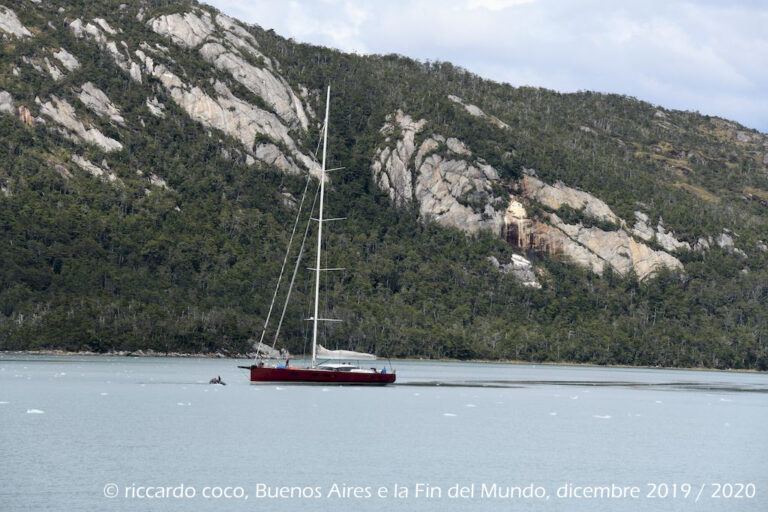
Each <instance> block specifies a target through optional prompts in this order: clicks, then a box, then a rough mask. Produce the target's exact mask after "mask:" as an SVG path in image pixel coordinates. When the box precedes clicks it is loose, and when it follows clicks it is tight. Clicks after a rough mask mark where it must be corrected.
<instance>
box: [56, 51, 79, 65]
mask: <svg viewBox="0 0 768 512" xmlns="http://www.w3.org/2000/svg"><path fill="white" fill-rule="evenodd" d="M53 56H54V57H56V59H58V61H59V62H61V65H62V66H64V67H65V68H66V70H67V71H75V70H76V69H78V68H79V67H80V62H78V60H77V59H76V58H75V56H74V55H72V54H71V53H69V52H68V51H67V50H65V49H64V48H61V49H59V51H57V52H53Z"/></svg>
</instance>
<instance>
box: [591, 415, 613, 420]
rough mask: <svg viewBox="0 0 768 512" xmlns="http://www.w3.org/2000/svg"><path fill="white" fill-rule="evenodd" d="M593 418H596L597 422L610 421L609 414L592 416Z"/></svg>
mask: <svg viewBox="0 0 768 512" xmlns="http://www.w3.org/2000/svg"><path fill="white" fill-rule="evenodd" d="M592 417H593V418H597V419H599V420H609V419H611V416H610V415H609V414H605V415H601V414H593V415H592Z"/></svg>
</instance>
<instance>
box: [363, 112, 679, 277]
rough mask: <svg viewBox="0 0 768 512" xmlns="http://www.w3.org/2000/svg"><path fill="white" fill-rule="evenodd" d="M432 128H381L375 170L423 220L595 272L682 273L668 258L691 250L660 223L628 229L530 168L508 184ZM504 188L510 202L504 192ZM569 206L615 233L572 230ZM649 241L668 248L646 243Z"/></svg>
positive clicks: (640, 218) (396, 122) (396, 121)
mask: <svg viewBox="0 0 768 512" xmlns="http://www.w3.org/2000/svg"><path fill="white" fill-rule="evenodd" d="M450 99H451V100H452V101H453V102H454V103H457V104H459V105H461V106H462V107H463V108H465V109H466V110H467V111H468V112H469V113H470V114H471V115H473V116H478V117H483V118H485V119H486V120H488V121H489V122H491V123H493V124H495V125H496V126H497V127H499V128H504V129H507V128H508V127H507V126H506V125H504V126H501V125H499V123H497V122H496V121H495V120H494V119H495V118H493V116H488V115H487V114H485V113H484V112H482V110H480V109H478V108H477V107H475V108H472V107H474V106H473V105H467V104H465V103H464V102H463V101H462V100H461V99H460V98H458V97H451V98H450ZM428 125H429V123H428V121H427V120H426V119H420V120H418V121H414V120H413V119H412V118H411V117H410V116H409V115H407V114H405V113H404V112H402V111H401V110H398V111H397V112H395V113H393V114H391V115H389V116H388V117H387V121H386V123H385V124H384V126H382V128H381V130H380V131H381V134H382V136H383V137H384V141H383V144H382V146H381V147H379V148H378V149H377V151H376V154H375V158H374V162H373V164H372V166H371V170H372V172H373V176H374V180H375V181H376V183H377V184H378V185H379V186H380V187H381V188H382V190H384V191H385V192H387V194H388V195H389V196H390V198H391V199H392V201H393V202H394V203H395V204H397V205H399V206H404V205H407V204H416V205H417V206H418V210H419V213H420V216H421V218H422V220H424V221H435V222H438V223H440V224H443V225H445V226H451V227H455V228H458V229H460V230H462V231H465V232H467V233H476V232H478V231H480V230H488V231H491V232H492V233H495V234H496V235H498V236H500V237H503V238H504V239H505V240H507V241H508V242H509V243H510V244H511V245H513V246H515V247H517V248H519V249H521V250H529V249H530V250H534V251H538V252H541V253H544V254H549V255H558V256H562V257H565V258H566V259H568V260H569V261H571V262H573V263H575V264H577V265H580V266H583V267H585V268H588V269H590V270H592V271H594V272H596V273H601V272H603V270H604V269H605V268H606V267H610V268H611V269H613V270H614V271H616V272H618V273H619V274H621V275H627V274H629V273H634V274H636V275H637V276H638V277H639V278H640V279H647V278H650V277H652V276H653V275H654V274H656V273H657V272H658V271H659V270H660V269H662V268H670V269H674V270H682V269H683V265H682V263H681V262H680V260H678V259H677V258H676V257H675V256H673V255H672V254H671V252H674V251H676V250H679V249H687V250H689V249H690V245H689V244H688V243H687V242H681V241H679V240H677V239H676V238H675V237H674V234H673V233H667V232H666V231H665V229H664V227H663V224H662V223H661V222H659V224H658V226H657V230H656V231H653V230H651V228H650V227H649V226H648V224H647V223H648V218H647V216H646V215H645V214H643V213H642V212H638V215H637V217H636V223H635V227H634V228H632V229H630V228H629V227H628V226H627V223H626V222H625V221H624V219H621V218H619V216H618V215H616V214H615V213H614V212H613V211H612V210H611V208H610V207H609V206H608V205H607V204H606V203H605V202H604V201H602V200H601V199H599V198H597V197H595V196H593V195H592V194H589V193H588V192H585V191H583V190H577V189H574V188H571V187H568V186H566V185H565V184H563V183H554V184H548V183H545V182H544V181H542V180H540V179H539V178H538V177H536V175H535V172H534V171H532V170H527V173H526V174H524V175H523V177H522V178H521V179H519V180H516V181H504V180H502V179H501V178H500V176H499V173H498V172H497V170H496V169H494V168H493V167H492V166H490V165H488V164H487V163H486V162H485V161H484V160H483V158H482V157H481V156H480V155H475V154H474V153H473V152H472V149H471V148H469V147H468V146H467V145H466V144H465V143H464V142H462V141H460V140H458V139H456V138H452V137H445V136H443V135H440V134H435V133H432V134H430V135H426V134H425V133H424V132H426V131H428V130H427V127H428ZM419 138H420V139H421V142H420V143H419V142H417V140H418V139H419ZM504 190H506V191H508V192H507V195H508V197H505V196H503V195H502V194H501V193H500V192H501V191H504ZM510 192H511V193H510ZM505 204H507V206H506V208H504V205H505ZM532 205H537V206H538V207H540V208H543V210H544V213H543V214H542V215H539V216H538V217H531V216H529V215H528V213H527V206H532ZM564 206H567V207H569V208H571V209H572V210H576V211H579V212H581V214H583V215H584V216H586V217H588V218H591V219H595V220H597V221H602V222H604V223H609V224H612V225H613V226H614V227H615V229H614V230H604V229H601V228H598V227H594V226H592V227H585V226H584V225H582V224H581V223H578V224H567V223H566V222H564V221H563V220H562V219H561V218H560V217H559V216H558V215H557V213H556V212H557V211H558V210H559V209H560V208H562V207H564ZM652 240H653V241H656V242H657V243H658V244H659V245H660V246H661V247H662V248H663V249H664V250H656V249H653V248H652V247H650V246H649V245H648V244H647V243H646V242H650V241H652ZM520 258H522V257H520ZM496 263H497V265H495V266H496V267H497V268H501V266H500V264H498V262H496ZM514 264H515V262H513V263H512V264H511V265H513V266H514ZM517 267H521V263H520V262H517ZM511 268H512V267H510V269H511ZM516 274H520V277H519V279H520V280H521V282H523V283H525V282H529V283H530V282H535V276H534V278H533V279H530V276H533V274H530V275H528V274H523V273H522V271H519V269H518V272H516Z"/></svg>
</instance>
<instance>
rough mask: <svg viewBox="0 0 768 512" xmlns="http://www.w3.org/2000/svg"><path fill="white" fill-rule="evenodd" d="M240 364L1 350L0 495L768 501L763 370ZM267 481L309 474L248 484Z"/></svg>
mask: <svg viewBox="0 0 768 512" xmlns="http://www.w3.org/2000/svg"><path fill="white" fill-rule="evenodd" d="M237 363H238V362H237V361H232V360H213V359H170V358H167V359H166V358H124V357H123V358H116V357H115V358H112V357H66V356H65V357H51V356H40V357H30V356H2V357H0V461H1V463H2V470H0V510H12V511H21V510H35V511H37V510H72V511H76V510H88V511H91V510H271V511H289V510H350V511H351V510H381V509H384V507H389V508H393V509H396V510H427V511H430V510H434V511H438V510H439V511H443V510H468V509H471V510H541V511H555V510H563V511H566V510H567V511H572V510H577V511H578V510H590V511H591V510H606V511H608V510H610V511H622V510H696V511H710V510H728V511H741V510H744V511H764V510H768V457H767V455H768V430H767V429H766V427H767V426H768V375H765V374H736V373H718V372H700V371H669V370H646V369H606V368H581V367H578V368H576V367H554V366H535V365H498V364H473V363H431V362H430V363H420V362H397V363H395V366H396V368H397V370H398V384H397V385H395V386H391V387H386V388H359V387H330V386H328V387H323V386H275V385H250V384H249V383H248V380H247V375H246V373H247V372H246V371H244V370H239V369H237V368H236V365H237ZM241 364H242V362H241ZM216 375H220V376H221V377H222V379H223V380H224V381H225V382H226V383H227V386H215V385H209V384H207V382H208V380H209V379H210V378H211V377H214V376H216ZM40 411H41V412H40ZM649 483H653V484H655V485H657V487H656V488H655V495H657V496H658V495H660V494H665V495H666V498H662V497H656V498H652V497H648V493H649V492H653V491H654V488H653V486H649V485H648V484H649ZM108 484H115V485H116V487H108V488H105V486H107V485H108ZM182 484H183V486H184V487H180V486H181V485H182ZM333 484H337V485H339V486H340V492H341V494H344V486H359V487H362V488H363V489H362V490H359V491H358V497H354V494H353V493H352V492H351V491H350V492H348V494H352V496H351V497H338V493H337V494H334V495H332V496H330V497H329V496H328V494H329V492H332V491H333V487H332V486H333ZM419 484H423V485H421V486H419ZM456 484H459V485H460V486H462V487H464V486H466V487H467V489H466V490H465V491H464V493H465V496H467V497H453V496H449V493H450V494H455V492H456V489H455V488H454V489H452V488H453V487H454V486H455V485H456ZM472 484H474V486H475V487H474V496H472V494H471V486H472ZM493 484H496V485H497V488H496V489H497V495H496V497H489V496H488V495H487V492H488V491H490V490H491V486H492V485H493ZM568 484H570V485H571V486H578V487H583V486H610V485H611V484H615V485H616V486H621V487H627V486H637V487H639V497H637V498H633V497H631V496H628V497H618V498H608V497H602V498H583V497H582V498H575V497H558V490H560V491H561V493H562V492H563V491H562V487H563V486H566V485H568ZM713 484H721V485H722V484H725V485H723V486H722V487H721V488H720V489H719V491H720V495H721V496H723V497H720V498H713V497H712V493H716V492H717V491H718V488H717V486H715V485H713ZM730 484H735V486H734V487H730V486H729V485H730ZM739 484H742V485H746V484H751V485H753V487H750V486H749V485H746V486H745V487H739ZM395 485H397V486H398V487H397V488H395ZM483 485H485V486H486V494H485V495H481V494H482V491H483V489H482V486H483ZM702 485H704V488H703V489H702V487H701V486H702ZM158 486H167V487H169V488H170V489H167V490H163V489H158ZM280 486H289V487H290V486H294V487H305V486H306V487H307V488H304V489H294V490H293V492H294V497H290V496H288V497H282V498H280V497H278V498H267V497H264V498H260V497H259V492H260V490H261V492H262V493H263V492H266V491H265V488H266V487H268V488H269V492H275V489H276V488H277V487H280ZM427 486H428V487H427ZM147 487H151V488H150V489H146V488H147ZM217 487H218V488H219V489H217ZM225 487H233V488H235V489H229V490H227V491H226V492H227V493H233V494H236V495H239V496H240V497H239V499H238V498H225V497H220V498H205V497H203V496H202V494H203V492H204V489H206V488H208V489H207V491H205V492H207V493H209V494H210V493H214V494H216V493H218V492H225V490H224V488H225ZM237 487H240V488H241V489H237ZM508 487H518V489H517V490H515V489H512V491H511V492H512V496H513V497H511V498H507V497H499V496H506V494H505V492H506V489H507V488H508ZM366 488H367V489H366ZM379 488H384V491H385V492H386V494H385V495H384V497H379V496H378V492H379ZM571 488H572V487H571ZM402 489H406V490H407V491H408V497H404V496H403V495H402V492H403V490H402ZM419 489H421V491H420V492H419V493H418V495H417V491H419ZM115 490H116V492H117V494H118V496H117V497H115V498H108V497H105V492H106V493H110V492H115ZM524 490H525V491H526V492H525V493H523V491H524ZM566 490H567V488H566ZM192 491H194V493H195V497H193V498H191V497H173V493H174V492H175V493H176V495H177V496H179V495H180V494H181V493H182V492H186V494H187V496H189V495H190V494H191V493H192ZM299 491H301V493H303V494H304V495H309V496H310V497H300V496H297V495H296V493H298V492H299ZM437 491H440V493H441V495H440V497H438V495H437ZM534 491H535V492H536V493H539V495H540V496H541V497H540V498H537V497H526V496H521V495H520V493H523V494H528V495H530V494H531V493H533V492H534ZM164 492H167V493H169V494H171V497H167V498H164V497H162V495H163V493H164ZM284 492H287V493H290V492H291V489H287V490H286V491H284ZM515 492H517V493H518V494H515ZM541 492H546V496H548V498H547V497H544V496H542V495H541V494H540V493H541ZM595 492H598V491H595ZM627 492H628V493H629V492H630V491H627ZM753 492H754V493H755V496H754V497H753V498H749V497H746V495H751V494H752V493H753ZM146 493H149V494H151V495H152V496H154V497H152V498H149V497H143V496H145V494H146ZM368 493H370V496H371V497H366V496H367V495H368ZM318 494H319V495H320V497H319V498H318V497H315V496H316V495H318ZM737 494H738V495H742V496H745V497H739V498H736V497H735V496H736V495H737ZM398 495H399V496H398ZM727 495H730V496H732V497H730V498H728V497H727ZM246 496H247V499H246ZM579 496H581V494H579ZM697 496H698V498H699V501H698V502H697V503H696V502H695V499H696V498H697Z"/></svg>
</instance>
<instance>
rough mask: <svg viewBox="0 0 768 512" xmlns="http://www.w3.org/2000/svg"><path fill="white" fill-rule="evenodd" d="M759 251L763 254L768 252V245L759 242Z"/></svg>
mask: <svg viewBox="0 0 768 512" xmlns="http://www.w3.org/2000/svg"><path fill="white" fill-rule="evenodd" d="M757 250H758V251H762V252H768V245H766V243H765V242H758V243H757Z"/></svg>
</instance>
